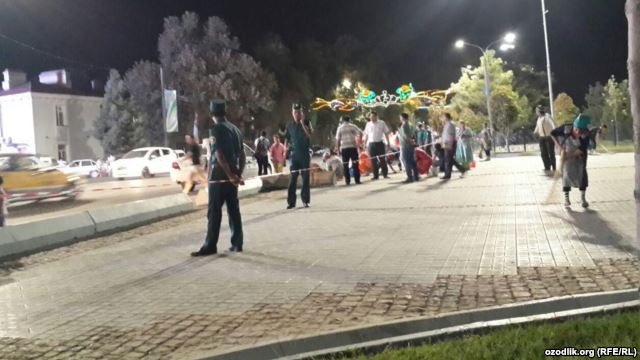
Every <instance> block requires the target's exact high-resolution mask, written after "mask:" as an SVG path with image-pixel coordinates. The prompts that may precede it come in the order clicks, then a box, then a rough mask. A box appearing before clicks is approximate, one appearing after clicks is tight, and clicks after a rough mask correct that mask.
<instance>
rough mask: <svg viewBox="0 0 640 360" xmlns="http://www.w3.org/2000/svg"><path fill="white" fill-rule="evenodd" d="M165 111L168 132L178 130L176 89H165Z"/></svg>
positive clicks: (165, 123)
mask: <svg viewBox="0 0 640 360" xmlns="http://www.w3.org/2000/svg"><path fill="white" fill-rule="evenodd" d="M164 113H165V119H164V125H165V129H166V132H168V133H174V132H178V93H177V92H176V91H175V90H165V91H164Z"/></svg>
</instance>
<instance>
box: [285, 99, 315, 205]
mask: <svg viewBox="0 0 640 360" xmlns="http://www.w3.org/2000/svg"><path fill="white" fill-rule="evenodd" d="M292 115H293V122H291V123H289V125H287V130H286V131H285V136H284V137H285V140H284V147H285V148H286V149H289V150H290V151H291V168H290V171H291V176H290V178H289V194H288V197H287V203H288V206H287V209H293V208H295V207H296V189H297V187H298V175H302V191H301V192H300V197H301V198H302V204H303V205H304V207H309V203H310V202H311V192H310V190H309V165H310V164H311V155H309V141H310V138H311V126H309V124H308V123H306V122H305V118H304V113H303V112H302V106H300V104H293V109H292Z"/></svg>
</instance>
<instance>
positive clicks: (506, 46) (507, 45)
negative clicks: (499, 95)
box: [455, 32, 516, 146]
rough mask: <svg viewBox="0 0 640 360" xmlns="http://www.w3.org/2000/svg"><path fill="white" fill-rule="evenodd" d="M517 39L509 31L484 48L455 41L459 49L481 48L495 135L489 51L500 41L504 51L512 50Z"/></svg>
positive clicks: (491, 121)
mask: <svg viewBox="0 0 640 360" xmlns="http://www.w3.org/2000/svg"><path fill="white" fill-rule="evenodd" d="M515 41H516V34H514V33H511V32H510V33H507V34H506V35H505V36H504V37H503V38H501V39H498V40H495V41H493V42H491V43H490V44H489V45H487V46H486V47H484V48H483V47H482V46H480V45H476V44H473V43H470V42H466V41H464V40H458V41H456V43H455V47H456V48H458V49H462V48H464V47H465V46H471V47H474V48H476V49H478V50H480V52H481V53H482V58H483V59H484V61H483V63H484V96H485V98H486V100H487V117H488V118H489V128H490V129H491V134H492V135H493V114H492V111H491V79H490V78H489V65H488V62H489V58H488V57H487V52H488V51H489V50H491V48H492V47H493V46H494V45H496V44H498V43H501V44H500V50H502V51H508V50H512V49H514V48H515ZM492 140H494V139H492ZM492 142H493V144H494V146H495V141H492Z"/></svg>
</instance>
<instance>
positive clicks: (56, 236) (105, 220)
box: [0, 194, 194, 260]
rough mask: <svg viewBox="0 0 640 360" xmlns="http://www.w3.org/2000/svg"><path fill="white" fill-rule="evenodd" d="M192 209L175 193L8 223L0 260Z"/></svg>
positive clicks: (0, 242) (1, 239)
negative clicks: (107, 206)
mask: <svg viewBox="0 0 640 360" xmlns="http://www.w3.org/2000/svg"><path fill="white" fill-rule="evenodd" d="M193 209H194V205H193V202H192V201H191V199H189V197H188V196H186V195H184V194H175V195H167V196H161V197H157V198H153V199H148V200H139V201H134V202H130V203H125V204H119V205H115V206H112V207H109V208H101V209H93V210H88V211H82V212H79V213H76V214H72V215H66V216H61V217H57V218H52V219H46V220H41V221H34V222H30V223H27V224H21V225H15V226H9V227H6V228H2V229H0V260H7V259H12V258H17V257H20V256H24V255H28V254H33V253H36V252H39V251H45V250H50V249H53V248H56V247H61V246H65V245H68V244H71V243H74V242H77V241H81V240H84V239H88V238H91V237H95V236H97V235H104V234H107V233H110V232H114V231H119V230H123V229H127V228H132V227H135V226H140V225H143V224H146V223H149V222H152V221H157V220H161V219H163V218H166V217H169V216H173V215H179V214H183V213H186V212H189V211H192V210H193Z"/></svg>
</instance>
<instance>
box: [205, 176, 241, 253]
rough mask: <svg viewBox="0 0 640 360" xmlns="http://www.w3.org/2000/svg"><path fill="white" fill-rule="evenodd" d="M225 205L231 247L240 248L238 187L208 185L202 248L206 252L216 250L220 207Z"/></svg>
mask: <svg viewBox="0 0 640 360" xmlns="http://www.w3.org/2000/svg"><path fill="white" fill-rule="evenodd" d="M224 204H227V215H228V216H229V228H230V229H231V245H232V246H236V247H238V248H242V243H243V234H242V216H241V215H240V201H239V200H238V187H237V186H235V185H233V184H230V183H222V184H209V211H208V213H207V218H208V219H209V223H208V226H207V237H206V239H205V241H204V245H203V246H202V247H203V248H204V249H207V250H217V245H218V237H219V236H220V223H221V222H222V205H224Z"/></svg>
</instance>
